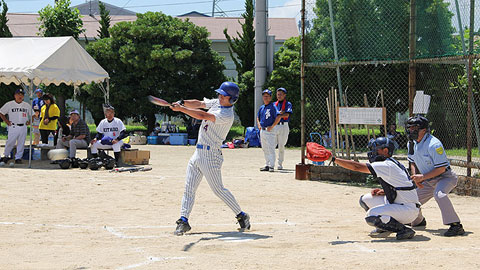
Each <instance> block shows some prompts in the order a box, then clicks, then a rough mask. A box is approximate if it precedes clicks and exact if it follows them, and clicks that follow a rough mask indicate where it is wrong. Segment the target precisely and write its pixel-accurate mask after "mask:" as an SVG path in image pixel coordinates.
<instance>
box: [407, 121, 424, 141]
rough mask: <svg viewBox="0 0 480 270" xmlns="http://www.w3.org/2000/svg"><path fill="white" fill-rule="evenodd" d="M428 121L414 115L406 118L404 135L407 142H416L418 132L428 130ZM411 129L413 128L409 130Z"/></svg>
mask: <svg viewBox="0 0 480 270" xmlns="http://www.w3.org/2000/svg"><path fill="white" fill-rule="evenodd" d="M428 124H429V121H428V119H427V118H426V117H423V116H421V115H415V116H412V117H410V118H408V120H407V123H406V124H405V133H406V134H407V137H408V139H409V140H416V139H417V138H418V131H419V130H420V129H424V128H425V129H427V130H428ZM411 127H415V129H412V130H410V128H411Z"/></svg>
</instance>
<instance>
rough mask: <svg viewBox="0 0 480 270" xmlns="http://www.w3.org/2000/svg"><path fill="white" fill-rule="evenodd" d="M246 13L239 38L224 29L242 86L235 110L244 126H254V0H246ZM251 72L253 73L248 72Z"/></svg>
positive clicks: (238, 79) (243, 15) (240, 85)
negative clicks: (233, 36)
mask: <svg viewBox="0 0 480 270" xmlns="http://www.w3.org/2000/svg"><path fill="white" fill-rule="evenodd" d="M245 9H246V11H245V13H243V14H242V17H243V19H244V22H243V23H242V22H240V21H239V23H240V25H241V26H242V33H239V32H237V35H238V38H232V37H230V35H229V34H228V33H227V29H224V30H223V33H224V35H225V38H226V39H227V43H228V51H229V53H230V57H231V58H232V60H233V62H234V63H235V69H236V70H237V73H238V75H237V81H238V82H239V87H240V98H239V101H238V102H237V104H236V105H235V111H236V113H237V115H238V117H239V118H240V122H241V123H242V125H243V126H245V127H248V126H253V124H254V121H253V118H254V107H253V106H254V85H255V80H254V79H252V76H253V72H252V70H253V69H254V67H255V64H254V62H255V30H254V28H253V19H254V17H255V16H254V13H253V0H245ZM247 72H251V73H252V74H246V73H247Z"/></svg>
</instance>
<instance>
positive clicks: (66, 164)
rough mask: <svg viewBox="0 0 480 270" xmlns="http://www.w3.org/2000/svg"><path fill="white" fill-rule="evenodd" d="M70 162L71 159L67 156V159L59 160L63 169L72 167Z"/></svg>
mask: <svg viewBox="0 0 480 270" xmlns="http://www.w3.org/2000/svg"><path fill="white" fill-rule="evenodd" d="M70 164H72V162H71V160H70V159H68V158H66V159H63V160H60V161H59V162H58V165H60V168H62V169H69V168H70Z"/></svg>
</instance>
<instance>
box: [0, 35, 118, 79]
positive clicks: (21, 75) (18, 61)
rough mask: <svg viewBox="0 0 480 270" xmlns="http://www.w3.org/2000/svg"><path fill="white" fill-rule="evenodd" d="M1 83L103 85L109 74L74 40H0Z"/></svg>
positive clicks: (59, 38)
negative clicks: (93, 83)
mask: <svg viewBox="0 0 480 270" xmlns="http://www.w3.org/2000/svg"><path fill="white" fill-rule="evenodd" d="M0 59H1V60H0V82H1V83H4V84H11V83H14V84H20V83H24V84H25V85H30V84H31V83H33V84H34V85H40V84H42V83H43V84H45V85H49V84H52V83H53V84H55V85H59V84H61V83H65V84H67V85H73V86H79V85H81V84H82V83H91V82H95V83H102V82H103V81H104V80H105V79H107V78H108V73H107V72H106V71H105V70H104V69H103V68H102V67H101V66H100V65H99V64H98V63H97V62H96V61H95V59H93V58H92V57H91V56H90V55H89V54H88V53H87V52H86V51H85V49H83V48H82V46H80V44H78V42H77V41H76V40H75V39H74V38H73V37H37V38H0Z"/></svg>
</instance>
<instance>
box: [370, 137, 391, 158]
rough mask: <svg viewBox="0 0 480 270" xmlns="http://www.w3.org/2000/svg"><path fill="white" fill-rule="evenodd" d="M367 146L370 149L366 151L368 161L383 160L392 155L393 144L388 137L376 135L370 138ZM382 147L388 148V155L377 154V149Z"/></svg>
mask: <svg viewBox="0 0 480 270" xmlns="http://www.w3.org/2000/svg"><path fill="white" fill-rule="evenodd" d="M368 148H369V149H370V151H368V153H367V155H368V161H370V163H373V162H376V161H384V160H386V159H387V158H389V157H391V156H392V155H393V151H394V150H395V144H394V143H393V141H392V140H390V139H389V138H385V137H378V138H376V139H371V140H370V142H368ZM384 148H388V157H386V156H384V155H380V154H378V150H380V149H384Z"/></svg>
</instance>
